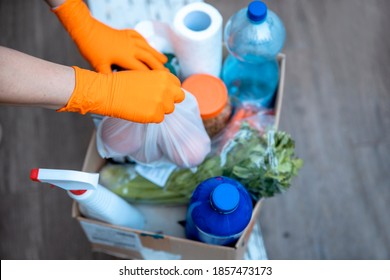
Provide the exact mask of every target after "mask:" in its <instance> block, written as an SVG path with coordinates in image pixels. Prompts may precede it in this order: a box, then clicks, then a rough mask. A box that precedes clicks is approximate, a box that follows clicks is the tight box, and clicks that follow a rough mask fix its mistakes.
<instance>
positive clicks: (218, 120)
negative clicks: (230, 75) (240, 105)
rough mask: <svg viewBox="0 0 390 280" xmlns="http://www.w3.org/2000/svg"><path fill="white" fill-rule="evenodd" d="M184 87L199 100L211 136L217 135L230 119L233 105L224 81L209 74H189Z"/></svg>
mask: <svg viewBox="0 0 390 280" xmlns="http://www.w3.org/2000/svg"><path fill="white" fill-rule="evenodd" d="M182 87H183V88H184V89H185V90H187V91H188V92H190V93H192V94H193V95H194V96H195V98H196V100H197V101H198V105H199V111H200V115H201V117H202V120H203V124H204V127H205V129H206V131H207V133H208V135H209V136H210V137H213V136H215V135H217V134H218V133H219V132H220V131H222V129H223V128H225V126H226V124H227V122H228V121H229V118H230V115H231V112H232V106H231V104H230V101H229V98H228V92H227V89H226V86H225V84H224V82H223V81H222V80H221V79H219V78H218V77H215V76H212V75H208V74H194V75H191V76H189V77H188V78H187V79H186V80H185V81H184V82H183V83H182Z"/></svg>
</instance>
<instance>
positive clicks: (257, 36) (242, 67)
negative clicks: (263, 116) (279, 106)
mask: <svg viewBox="0 0 390 280" xmlns="http://www.w3.org/2000/svg"><path fill="white" fill-rule="evenodd" d="M285 37H286V31H285V28H284V25H283V23H282V21H281V20H280V18H279V17H278V16H277V15H276V14H275V13H274V12H272V11H271V10H269V9H268V8H267V6H266V5H265V4H264V3H263V2H261V1H253V2H251V3H250V4H249V6H248V7H247V8H243V9H241V10H239V11H238V12H237V13H235V14H234V15H233V16H232V17H231V18H230V19H229V20H228V22H227V24H226V26H225V34H224V39H225V44H226V47H227V49H228V51H229V55H228V57H227V58H226V60H225V62H224V65H223V69H222V79H223V80H224V82H225V84H226V86H227V88H228V91H229V95H230V96H231V97H232V100H233V102H242V103H247V102H250V103H255V104H258V105H260V106H262V107H266V108H272V106H273V103H274V95H275V92H276V88H277V85H278V81H279V65H278V62H277V59H276V56H277V54H278V53H279V52H280V50H281V49H282V48H283V45H284V41H285Z"/></svg>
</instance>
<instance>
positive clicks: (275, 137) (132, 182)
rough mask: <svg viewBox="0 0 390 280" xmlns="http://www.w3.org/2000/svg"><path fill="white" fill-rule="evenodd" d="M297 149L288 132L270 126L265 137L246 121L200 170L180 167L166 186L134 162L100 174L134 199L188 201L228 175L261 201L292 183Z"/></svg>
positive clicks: (297, 164)
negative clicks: (137, 168)
mask: <svg viewBox="0 0 390 280" xmlns="http://www.w3.org/2000/svg"><path fill="white" fill-rule="evenodd" d="M294 152H295V144H294V141H293V140H292V139H291V137H290V136H289V135H288V134H287V133H285V132H281V131H273V130H270V131H268V132H267V133H265V134H264V135H263V136H261V135H260V134H259V132H258V131H257V130H256V129H254V128H252V127H251V126H250V125H249V124H248V123H246V122H244V123H243V124H242V125H241V128H240V130H239V131H238V132H237V133H236V135H235V136H234V138H233V139H231V140H230V141H228V142H227V143H226V144H225V145H224V147H223V149H222V151H221V152H220V153H218V154H217V155H214V156H210V157H208V158H206V160H205V161H204V162H203V163H202V164H201V165H199V166H198V168H197V170H196V172H192V171H191V170H189V169H178V170H175V171H174V172H173V173H172V174H171V175H170V177H169V179H168V181H167V183H166V185H165V187H164V188H161V187H159V186H157V185H155V184H153V183H152V182H150V181H148V180H146V179H145V178H143V177H141V176H139V175H138V174H136V172H135V171H134V166H132V165H107V166H105V167H104V168H103V169H102V171H101V173H100V174H101V175H100V178H101V183H102V184H103V185H105V186H106V187H108V188H110V189H111V190H112V191H114V192H115V193H117V194H118V195H120V196H122V197H124V198H125V199H127V200H129V201H138V202H143V203H154V204H185V203H188V201H189V199H190V197H191V194H192V192H193V190H194V189H195V188H196V186H197V185H198V184H199V183H201V182H202V181H204V180H206V179H208V178H210V177H214V176H222V175H223V176H227V177H231V178H233V179H236V180H238V181H239V182H240V183H241V184H243V185H244V186H245V187H246V188H247V190H248V191H249V193H250V194H251V196H252V198H253V199H254V200H255V201H256V200H258V199H260V198H261V197H271V196H274V195H275V194H277V193H281V192H284V191H286V190H287V189H288V188H289V187H290V185H291V181H292V179H293V178H294V177H295V176H297V174H298V171H299V169H300V168H301V167H302V164H303V161H302V160H301V159H298V158H296V157H295V155H294Z"/></svg>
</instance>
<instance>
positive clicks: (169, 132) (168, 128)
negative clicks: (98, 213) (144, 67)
mask: <svg viewBox="0 0 390 280" xmlns="http://www.w3.org/2000/svg"><path fill="white" fill-rule="evenodd" d="M185 94H186V96H185V99H184V101H182V102H181V103H179V104H176V105H175V111H174V112H173V113H172V114H169V115H166V116H165V118H164V121H163V122H162V123H160V124H140V123H134V122H129V121H125V120H122V119H116V118H110V117H106V118H104V119H103V120H102V122H101V123H100V124H99V126H98V129H97V148H98V152H99V154H100V155H101V156H102V157H103V158H112V157H120V156H127V157H129V158H131V159H132V160H134V161H135V162H137V163H142V164H148V165H152V166H153V165H157V164H160V163H162V162H171V163H174V164H176V165H177V166H179V167H183V168H191V167H195V166H197V165H199V164H200V163H202V161H203V160H204V159H205V157H206V156H207V154H208V153H209V152H210V149H211V141H210V138H209V136H208V135H207V132H206V130H205V128H204V125H203V122H202V119H201V117H200V113H199V108H198V103H197V101H196V99H195V97H194V96H193V95H192V94H190V93H189V92H185Z"/></svg>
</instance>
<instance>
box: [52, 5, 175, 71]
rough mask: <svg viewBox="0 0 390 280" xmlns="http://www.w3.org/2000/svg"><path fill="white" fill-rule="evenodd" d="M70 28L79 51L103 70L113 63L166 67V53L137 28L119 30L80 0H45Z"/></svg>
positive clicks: (128, 66) (140, 67) (125, 66)
mask: <svg viewBox="0 0 390 280" xmlns="http://www.w3.org/2000/svg"><path fill="white" fill-rule="evenodd" d="M46 2H47V3H48V4H49V6H51V7H52V11H53V12H54V13H55V14H56V16H57V17H58V19H59V20H60V21H61V23H62V25H63V26H64V27H65V29H66V30H67V31H68V33H69V34H70V36H71V37H72V39H73V40H74V42H75V43H76V45H77V47H78V48H79V50H80V53H81V54H82V55H83V56H84V58H85V59H86V60H87V61H88V62H89V63H90V64H91V65H92V67H94V69H95V70H96V71H98V72H101V73H110V72H111V66H112V65H117V66H119V67H120V68H122V69H125V70H131V69H134V70H147V69H154V70H165V71H168V70H167V69H166V68H165V67H164V63H165V62H167V58H166V56H165V55H163V54H161V53H159V52H158V51H156V50H155V49H153V48H152V47H151V46H150V45H149V44H148V43H147V41H146V40H145V39H144V38H143V37H142V36H141V35H140V34H139V33H138V32H136V31H135V30H131V29H126V30H117V29H114V28H111V27H109V26H107V25H105V24H103V23H102V22H100V21H98V20H96V19H95V18H93V17H92V16H91V13H90V12H89V9H88V7H87V5H86V4H85V3H84V2H83V1H81V0H66V1H65V0H46Z"/></svg>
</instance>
